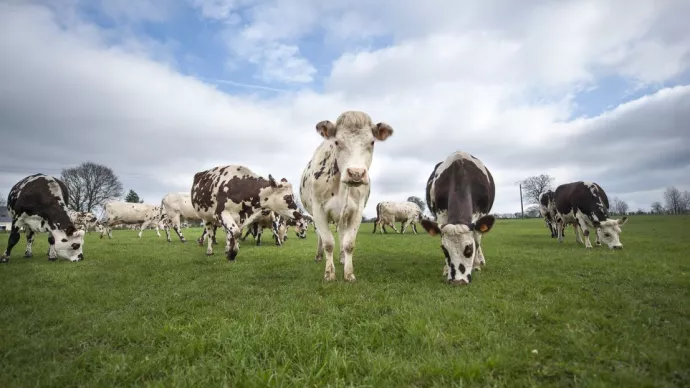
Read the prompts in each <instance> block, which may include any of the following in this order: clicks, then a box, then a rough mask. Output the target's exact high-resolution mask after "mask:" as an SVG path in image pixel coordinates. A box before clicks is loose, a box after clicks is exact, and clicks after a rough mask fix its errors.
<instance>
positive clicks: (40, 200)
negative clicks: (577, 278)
mask: <svg viewBox="0 0 690 388" xmlns="http://www.w3.org/2000/svg"><path fill="white" fill-rule="evenodd" d="M68 201H69V192H68V190H67V186H65V184H64V183H63V182H62V181H61V180H59V179H57V178H54V177H52V176H48V175H44V174H34V175H30V176H28V177H26V178H24V179H22V180H21V181H19V182H17V183H16V184H15V185H14V186H13V187H12V189H11V190H10V194H9V196H8V197H7V210H8V211H9V215H10V217H11V218H12V229H11V231H10V236H9V238H8V240H7V248H6V249H5V253H4V254H3V255H2V256H0V263H7V262H8V261H9V260H10V253H11V252H12V248H14V246H15V245H16V244H17V243H18V242H19V239H20V234H19V229H20V228H22V227H23V228H24V230H25V232H26V252H25V253H24V257H32V256H33V252H32V251H31V245H32V243H33V241H34V234H36V233H40V232H48V233H49V237H48V243H49V244H50V248H49V249H48V260H52V261H54V260H57V258H58V257H62V258H65V259H68V260H70V261H79V260H83V259H84V254H83V247H84V234H85V232H84V231H83V230H78V229H77V228H76V227H75V226H74V223H73V222H72V220H71V219H70V217H69V213H68V209H67V204H68Z"/></svg>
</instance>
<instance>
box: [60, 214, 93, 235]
mask: <svg viewBox="0 0 690 388" xmlns="http://www.w3.org/2000/svg"><path fill="white" fill-rule="evenodd" d="M67 213H68V214H69V218H70V219H71V220H72V223H74V226H75V227H76V228H77V229H81V230H83V231H85V232H87V233H89V232H90V230H91V228H95V227H96V223H97V222H98V217H96V215H95V214H93V213H91V212H80V211H75V210H68V211H67Z"/></svg>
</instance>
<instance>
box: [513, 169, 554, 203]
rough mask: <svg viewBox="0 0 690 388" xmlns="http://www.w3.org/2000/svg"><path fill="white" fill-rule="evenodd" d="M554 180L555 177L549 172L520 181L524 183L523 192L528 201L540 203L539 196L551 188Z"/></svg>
mask: <svg viewBox="0 0 690 388" xmlns="http://www.w3.org/2000/svg"><path fill="white" fill-rule="evenodd" d="M553 181H554V178H553V177H551V176H549V175H547V174H541V175H536V176H531V177H529V178H525V179H523V180H522V181H521V182H520V183H521V184H522V193H523V195H524V196H525V200H526V201H527V203H530V204H535V205H538V204H539V197H540V196H541V195H542V194H544V193H545V192H547V191H549V190H550V189H551V184H553Z"/></svg>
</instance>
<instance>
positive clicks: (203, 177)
mask: <svg viewBox="0 0 690 388" xmlns="http://www.w3.org/2000/svg"><path fill="white" fill-rule="evenodd" d="M191 194H192V204H193V205H194V210H196V212H197V214H198V215H199V217H201V219H202V220H203V221H204V223H205V227H206V234H208V235H209V236H212V235H213V227H214V226H215V225H220V226H222V227H223V228H224V229H225V233H226V236H227V237H226V243H225V253H226V254H227V257H228V260H235V258H236V257H237V254H238V252H239V249H240V246H239V242H238V240H239V238H240V237H241V234H242V229H243V228H244V227H246V226H248V225H250V224H251V223H252V222H254V220H255V219H256V218H257V217H259V216H260V215H261V211H262V210H272V211H274V212H276V214H279V215H282V216H285V217H287V218H299V217H301V215H300V213H299V212H298V211H297V204H296V203H295V198H294V195H293V192H292V185H291V184H290V183H289V182H288V181H287V180H286V179H285V178H283V179H281V180H280V182H276V181H275V179H273V177H272V176H271V175H269V176H268V179H265V178H263V177H261V176H259V175H257V174H255V173H254V172H252V170H250V169H249V168H247V167H244V166H234V165H230V166H218V167H215V168H212V169H209V170H206V171H202V172H198V173H196V174H194V184H193V185H192V191H191ZM206 254H207V255H212V254H213V248H212V244H211V239H208V247H207V249H206Z"/></svg>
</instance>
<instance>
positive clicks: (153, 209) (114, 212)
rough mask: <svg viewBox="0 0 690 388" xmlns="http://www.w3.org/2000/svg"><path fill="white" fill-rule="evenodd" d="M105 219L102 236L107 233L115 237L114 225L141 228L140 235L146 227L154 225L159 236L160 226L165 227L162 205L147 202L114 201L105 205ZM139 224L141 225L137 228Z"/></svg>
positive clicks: (110, 236)
mask: <svg viewBox="0 0 690 388" xmlns="http://www.w3.org/2000/svg"><path fill="white" fill-rule="evenodd" d="M104 209H105V219H104V220H103V223H102V224H103V228H102V229H101V238H103V236H104V235H105V234H107V235H108V238H113V233H112V227H113V226H117V225H131V226H133V227H132V229H139V235H138V237H139V238H141V235H142V234H143V233H144V229H146V228H148V227H149V226H152V227H154V228H155V229H156V234H157V235H158V237H160V236H161V233H160V231H159V229H160V228H165V226H164V225H163V222H162V220H161V207H160V206H155V205H149V204H146V203H132V202H120V201H113V202H108V203H106V204H105V206H104ZM137 226H139V227H138V228H137Z"/></svg>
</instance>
